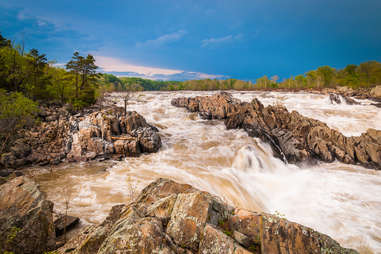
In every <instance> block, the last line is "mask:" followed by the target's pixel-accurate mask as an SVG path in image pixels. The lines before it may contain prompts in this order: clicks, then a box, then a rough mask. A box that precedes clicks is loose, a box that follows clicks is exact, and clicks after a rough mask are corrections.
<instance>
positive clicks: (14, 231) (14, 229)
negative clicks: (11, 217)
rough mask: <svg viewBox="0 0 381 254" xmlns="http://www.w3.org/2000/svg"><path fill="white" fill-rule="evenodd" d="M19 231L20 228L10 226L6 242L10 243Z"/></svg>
mask: <svg viewBox="0 0 381 254" xmlns="http://www.w3.org/2000/svg"><path fill="white" fill-rule="evenodd" d="M20 231H21V228H18V227H11V229H10V232H9V233H8V236H7V243H11V242H12V241H13V239H15V237H16V235H17V233H18V232H20Z"/></svg>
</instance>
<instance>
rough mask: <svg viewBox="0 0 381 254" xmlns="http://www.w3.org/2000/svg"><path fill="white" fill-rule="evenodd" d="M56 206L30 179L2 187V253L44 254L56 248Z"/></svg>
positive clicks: (0, 187) (0, 237)
mask: <svg viewBox="0 0 381 254" xmlns="http://www.w3.org/2000/svg"><path fill="white" fill-rule="evenodd" d="M52 212H53V203H52V202H51V201H49V200H46V199H45V194H44V193H42V192H41V191H40V190H39V188H38V186H37V185H36V184H35V183H34V182H33V181H32V180H30V179H29V178H27V177H17V178H14V179H13V180H11V181H9V182H7V183H5V184H3V185H1V186H0V252H1V253H6V252H7V251H8V253H44V252H45V251H48V250H51V249H54V247H55V231H54V223H53V214H52Z"/></svg>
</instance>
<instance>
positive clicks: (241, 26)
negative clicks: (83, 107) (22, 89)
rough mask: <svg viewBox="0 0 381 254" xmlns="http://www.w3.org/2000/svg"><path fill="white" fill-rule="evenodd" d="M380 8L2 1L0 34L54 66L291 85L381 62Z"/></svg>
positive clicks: (375, 3)
mask: <svg viewBox="0 0 381 254" xmlns="http://www.w3.org/2000/svg"><path fill="white" fill-rule="evenodd" d="M380 10H381V1H380V0H362V1H358V0H336V1H332V0H329V1H328V0H287V1H285V0H251V1H249V0H247V1H246V0H231V1H225V0H215V1H213V0H202V1H201V0H200V1H190V0H150V1H149V0H140V1H127V0H126V1H122V0H108V1H96V0H91V1H90V0H77V1H71V0H70V1H69V0H60V1H51V0H50V1H46V0H35V1H30V0H0V32H1V33H2V34H3V36H5V37H7V38H10V39H12V40H15V41H17V42H21V41H22V40H24V42H25V46H26V48H27V49H30V48H37V49H39V50H40V51H41V52H43V53H46V54H47V55H48V58H49V59H50V60H56V61H57V63H65V62H67V61H68V60H69V59H70V57H71V55H72V53H73V52H74V51H75V50H79V51H80V52H81V53H82V54H87V53H91V54H93V55H95V57H96V59H97V64H98V65H99V66H101V67H102V69H103V70H104V71H106V72H112V73H116V74H125V75H137V76H143V77H151V78H161V79H183V78H185V79H187V78H215V77H218V78H224V77H231V78H239V79H245V80H255V79H256V78H258V77H260V76H263V75H268V76H272V75H275V74H277V75H279V76H280V77H281V78H286V77H289V76H291V75H297V74H301V73H305V72H306V71H308V70H311V69H315V68H317V67H318V66H322V65H330V66H333V67H336V68H342V67H344V66H345V65H347V64H350V63H354V64H359V63H361V62H363V61H368V60H377V61H381V29H380V27H381V15H380V14H379V12H380Z"/></svg>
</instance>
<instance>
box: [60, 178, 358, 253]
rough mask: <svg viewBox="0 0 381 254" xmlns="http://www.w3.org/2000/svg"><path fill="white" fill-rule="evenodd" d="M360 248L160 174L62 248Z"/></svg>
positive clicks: (237, 250) (326, 250)
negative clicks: (132, 198)
mask: <svg viewBox="0 0 381 254" xmlns="http://www.w3.org/2000/svg"><path fill="white" fill-rule="evenodd" d="M69 251H70V253H98V254H105V253H189V254H190V253H204V254H208V253H219V254H220V253H222V254H223V253H231V254H233V253H236V254H238V253H240V254H246V253H247V254H249V253H271V254H277V253H298V254H303V253H306V254H307V253H341V254H345V253H348V254H349V253H357V252H356V251H354V250H350V249H345V248H342V247H340V245H339V244H338V243H337V242H336V241H335V240H333V239H332V238H330V237H329V236H327V235H324V234H321V233H318V232H316V231H314V230H313V229H311V228H307V227H304V226H302V225H300V224H297V223H294V222H290V221H288V220H286V219H282V218H279V217H277V216H274V215H270V214H265V213H255V212H250V211H247V210H243V209H238V208H233V207H231V206H230V205H228V204H226V203H225V202H223V201H222V200H221V199H219V198H218V197H216V196H213V195H211V194H209V193H207V192H203V191H200V190H197V189H195V188H193V187H192V186H190V185H186V184H179V183H176V182H173V181H171V180H168V179H158V180H157V181H155V182H153V183H151V184H150V185H148V186H147V187H146V188H145V189H143V191H142V192H141V193H140V195H139V196H138V198H137V199H136V200H135V201H134V202H132V203H130V204H128V205H118V206H115V207H113V208H112V210H111V212H110V214H109V216H108V217H107V218H106V219H105V221H104V222H103V223H101V224H100V225H97V226H90V227H87V228H85V229H84V230H83V231H82V232H81V233H80V234H79V235H78V236H77V237H74V238H72V239H71V240H70V241H69V242H68V243H67V244H66V245H64V246H63V247H61V248H60V249H58V251H57V252H58V253H67V252H69Z"/></svg>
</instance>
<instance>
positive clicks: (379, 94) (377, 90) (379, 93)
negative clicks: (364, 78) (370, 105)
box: [370, 86, 381, 98]
mask: <svg viewBox="0 0 381 254" xmlns="http://www.w3.org/2000/svg"><path fill="white" fill-rule="evenodd" d="M370 96H372V97H376V98H381V86H376V87H373V88H372V89H371V90H370Z"/></svg>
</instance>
